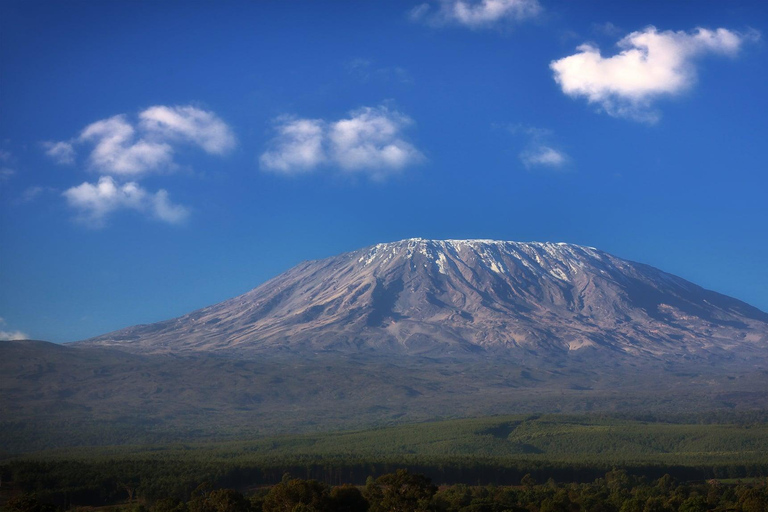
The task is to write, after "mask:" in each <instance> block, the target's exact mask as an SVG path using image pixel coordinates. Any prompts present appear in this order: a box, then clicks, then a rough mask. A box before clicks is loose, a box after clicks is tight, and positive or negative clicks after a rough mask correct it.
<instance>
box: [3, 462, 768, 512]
mask: <svg viewBox="0 0 768 512" xmlns="http://www.w3.org/2000/svg"><path fill="white" fill-rule="evenodd" d="M517 484H518V485H515V486H495V485H486V486H470V485H466V484H455V485H452V486H442V487H438V486H436V485H434V484H433V482H432V480H431V479H430V478H428V477H426V476H424V475H421V474H417V473H412V472H409V471H408V470H405V469H401V470H398V471H396V472H394V473H387V474H385V475H382V476H379V477H378V478H375V479H374V478H373V477H369V478H368V479H367V480H366V483H365V485H364V486H359V487H358V486H354V485H350V484H343V485H337V486H330V485H328V484H327V483H324V482H320V481H317V480H308V479H299V478H291V477H290V476H289V475H288V474H284V475H283V477H282V478H281V481H280V482H279V483H277V484H275V485H273V486H269V487H250V488H248V489H244V490H238V489H234V488H222V487H216V486H214V485H212V484H210V483H207V482H206V483H203V484H200V485H197V486H196V487H195V488H194V489H193V490H192V491H191V492H189V493H188V494H187V495H186V496H184V497H182V498H180V497H178V496H163V497H157V498H156V499H152V500H151V499H147V498H146V497H144V496H141V495H140V494H139V493H138V492H137V491H138V489H137V488H136V487H131V485H132V484H131V483H130V482H127V483H123V484H122V485H123V487H124V491H125V493H126V500H125V503H123V504H120V505H114V506H111V507H108V509H107V510H108V512H422V511H423V512H507V511H509V512H582V511H584V512H707V511H713V512H726V511H728V512H765V511H766V510H768V480H765V479H763V480H761V481H755V482H751V483H737V484H729V483H723V482H720V481H717V480H710V481H707V482H700V483H679V482H677V481H676V480H675V479H674V478H673V477H672V476H670V475H668V474H665V475H663V476H661V477H660V478H658V479H655V480H649V479H648V478H646V477H644V476H634V475H631V474H629V473H628V472H627V471H625V470H612V471H609V472H608V473H606V474H605V475H604V476H602V477H600V478H597V479H595V480H594V481H592V482H589V483H556V482H555V480H553V479H549V480H548V481H547V482H545V483H537V482H536V479H535V477H534V476H532V475H531V474H525V475H523V476H522V477H521V478H520V481H519V482H518V483H517ZM73 506H74V504H73V503H69V504H56V503H54V502H53V501H50V500H45V499H44V498H42V497H40V496H39V495H35V494H31V493H25V494H18V495H16V496H14V497H13V498H11V499H10V500H8V501H7V502H6V503H5V505H4V506H3V509H4V510H5V511H7V512H56V511H57V510H64V509H69V508H72V507H73ZM102 510H104V509H102Z"/></svg>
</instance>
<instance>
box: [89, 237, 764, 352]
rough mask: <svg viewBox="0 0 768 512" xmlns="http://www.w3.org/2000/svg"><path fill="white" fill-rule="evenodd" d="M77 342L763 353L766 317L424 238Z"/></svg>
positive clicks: (683, 290)
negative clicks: (175, 315)
mask: <svg viewBox="0 0 768 512" xmlns="http://www.w3.org/2000/svg"><path fill="white" fill-rule="evenodd" d="M78 344H79V345H86V346H112V347H115V348H119V349H121V350H129V351H132V352H143V353H162V352H173V353H190V352H196V351H205V352H209V351H215V352H237V353H271V352H275V353H299V354H302V353H306V354H311V353H315V352H329V351H336V352H341V353H355V354H371V355H388V354H398V355H406V354H407V355H416V354H418V355H426V356H450V357H462V356H471V355H478V354H480V355H482V354H486V355H488V354H492V355H494V356H495V357H506V356H509V357H514V358H520V357H546V358H558V357H569V356H570V355H575V354H579V355H583V354H602V355H610V354H613V355H624V356H630V357H634V358H641V359H642V358H662V359H666V358H670V357H675V358H685V359H690V358H693V359H699V358H710V357H713V356H727V357H729V358H732V357H742V356H746V357H748V356H751V355H755V354H763V355H762V357H765V356H764V354H765V351H766V348H768V314H766V313H764V312H762V311H760V310H758V309H756V308H754V307H752V306H749V305H748V304H745V303H743V302H741V301H739V300H736V299H733V298H730V297H727V296H724V295H721V294H719V293H716V292H712V291H708V290H705V289H703V288H701V287H699V286H697V285H695V284H693V283H690V282H688V281H686V280H684V279H681V278H679V277H676V276H673V275H671V274H667V273H665V272H663V271H661V270H658V269H656V268H653V267H650V266H648V265H643V264H640V263H634V262H630V261H626V260H623V259H621V258H617V257H615V256H612V255H610V254H608V253H605V252H602V251H600V250H597V249H594V248H591V247H582V246H578V245H572V244H565V243H538V242H530V243H521V242H502V241H493V240H424V239H420V238H416V239H408V240H402V241H399V242H393V243H384V244H378V245H374V246H371V247H367V248H364V249H360V250H357V251H353V252H348V253H345V254H341V255H338V256H334V257H330V258H326V259H323V260H317V261H309V262H304V263H301V264H299V265H297V266H296V267H294V268H292V269H290V270H288V271H287V272H285V273H283V274H281V275H279V276H277V277H275V278H274V279H272V280H270V281H268V282H266V283H264V284H263V285H261V286H259V287H257V288H255V289H253V290H251V291H250V292H248V293H245V294H243V295H241V296H239V297H235V298H233V299H230V300H227V301H225V302H222V303H220V304H216V305H213V306H209V307H206V308H203V309H200V310H198V311H194V312H192V313H189V314H187V315H184V316H182V317H179V318H176V319H173V320H168V321H164V322H159V323H155V324H150V325H139V326H135V327H129V328H127V329H122V330H119V331H115V332H112V333H109V334H105V335H102V336H98V337H96V338H91V339H89V340H85V341H82V342H79V343H78Z"/></svg>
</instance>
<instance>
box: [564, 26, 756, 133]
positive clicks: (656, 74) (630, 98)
mask: <svg viewBox="0 0 768 512" xmlns="http://www.w3.org/2000/svg"><path fill="white" fill-rule="evenodd" d="M756 37H758V36H757V33H749V34H740V33H738V32H733V31H730V30H727V29H724V28H718V29H716V30H708V29H704V28H697V29H695V30H694V31H693V32H690V33H689V32H684V31H678V32H674V31H671V30H668V31H664V32H659V31H658V30H656V28H655V27H652V26H651V27H648V28H646V29H645V30H642V31H638V32H633V33H631V34H629V35H628V36H626V37H624V38H623V39H621V40H620V41H619V42H618V47H619V48H620V49H621V51H620V52H619V53H618V54H617V55H614V56H611V57H603V56H602V55H601V53H600V49H599V48H597V47H596V46H594V45H592V44H583V45H581V46H579V47H578V48H577V50H578V53H576V54H574V55H571V56H568V57H565V58H562V59H559V60H555V61H552V62H551V63H550V68H551V69H552V71H554V77H555V81H557V83H558V84H559V85H560V87H561V88H562V90H563V92H564V93H565V94H567V95H569V96H572V97H584V98H586V99H587V101H588V102H589V103H594V104H596V105H599V106H600V107H601V108H602V110H604V111H605V112H606V113H608V114H609V115H612V116H615V117H626V118H631V119H635V120H640V121H646V122H655V121H656V120H658V118H659V113H658V112H657V111H655V110H654V109H653V106H652V104H653V101H654V100H656V99H657V98H659V97H661V96H669V95H675V94H678V93H680V92H683V91H685V90H687V89H688V88H690V87H691V86H692V85H693V84H694V83H695V81H696V68H695V65H694V63H695V59H696V58H697V57H700V56H702V55H705V54H710V53H714V54H720V55H726V56H735V55H736V54H737V53H738V51H739V49H740V48H741V46H742V44H743V43H744V42H745V41H747V40H752V39H755V38H756Z"/></svg>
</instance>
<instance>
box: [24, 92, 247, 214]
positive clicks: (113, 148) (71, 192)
mask: <svg viewBox="0 0 768 512" xmlns="http://www.w3.org/2000/svg"><path fill="white" fill-rule="evenodd" d="M184 144H187V145H192V146H197V147H199V148H201V149H203V150H204V151H205V152H206V153H209V154H213V155H222V154H225V153H227V152H229V151H231V150H232V149H233V148H234V147H235V146H236V144H237V140H236V138H235V135H234V133H233V132H232V129H231V128H230V127H229V126H228V125H227V124H226V123H225V122H224V121H222V120H221V119H220V118H219V117H218V116H217V115H216V114H214V113H213V112H209V111H206V110H202V109H199V108H197V107H192V106H189V105H186V106H163V105H157V106H154V107H150V108H148V109H145V110H143V111H141V112H139V114H138V120H137V121H136V120H135V119H133V120H132V119H129V117H128V116H126V115H117V116H113V117H109V118H107V119H102V120H100V121H96V122H95V123H92V124H90V125H88V126H86V127H85V129H83V130H82V132H81V133H80V135H79V136H78V137H76V138H75V139H72V140H69V141H59V142H44V143H43V147H44V148H45V151H46V154H47V155H48V156H49V157H51V158H53V159H54V160H55V161H57V162H58V163H61V164H72V163H75V162H76V160H77V158H76V157H77V152H76V148H78V147H80V146H86V147H89V146H90V152H89V153H88V157H87V158H88V160H87V162H88V167H89V168H90V169H91V170H93V171H95V172H97V173H99V174H101V175H103V176H102V177H101V178H100V179H99V181H98V183H88V182H86V183H82V184H80V185H78V186H76V187H72V188H70V189H68V190H66V191H64V192H63V196H64V197H65V198H66V200H67V202H68V204H69V205H70V206H71V207H72V208H73V209H75V210H76V211H77V212H78V219H79V220H80V221H81V222H83V223H84V224H86V225H89V226H92V227H97V228H98V227H102V226H104V225H105V223H106V220H107V218H108V217H109V216H110V215H111V214H112V213H114V212H116V211H118V210H133V211H137V212H140V213H143V214H145V215H148V216H150V217H152V218H155V219H157V220H160V221H163V222H167V223H169V224H178V223H180V222H183V221H184V220H185V219H186V218H187V217H188V216H189V210H188V209H187V208H186V207H184V206H181V205H177V204H174V203H172V202H171V201H170V200H169V199H168V192H166V191H165V190H159V191H157V192H155V193H152V192H148V191H147V190H145V189H144V188H142V187H141V186H139V184H138V183H137V181H136V180H138V179H140V178H141V177H143V176H145V175H147V174H150V173H153V172H163V171H171V170H174V169H176V168H177V167H178V165H177V164H176V161H175V158H176V153H177V151H178V150H179V148H180V146H181V145H184ZM46 190H50V189H46V188H43V187H32V188H29V189H27V191H26V192H25V193H24V196H23V197H22V198H21V200H20V202H27V201H31V200H33V199H35V198H36V197H37V196H39V195H40V194H41V193H42V192H45V191H46Z"/></svg>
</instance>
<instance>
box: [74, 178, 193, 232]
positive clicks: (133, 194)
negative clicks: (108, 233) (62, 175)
mask: <svg viewBox="0 0 768 512" xmlns="http://www.w3.org/2000/svg"><path fill="white" fill-rule="evenodd" d="M63 195H64V197H65V198H66V200H67V202H68V203H69V205H70V206H71V207H72V208H74V209H76V210H77V211H78V212H79V216H78V219H79V220H80V221H81V222H83V223H84V224H86V225H87V226H89V227H93V228H101V227H103V226H104V225H105V223H106V220H107V218H108V217H109V216H110V215H111V214H112V213H114V212H116V211H118V210H126V209H127V210H134V211H137V212H140V213H143V214H146V215H149V216H150V217H153V218H155V219H157V220H160V221H163V222H167V223H169V224H178V223H181V222H183V221H184V220H185V219H186V218H187V217H188V216H189V210H188V209H187V208H185V207H184V206H181V205H177V204H173V203H171V202H170V200H169V199H168V192H166V191H165V190H162V189H161V190H159V191H157V192H156V193H154V194H152V193H150V192H147V191H146V190H145V189H143V188H142V187H140V186H139V184H138V183H136V182H128V183H124V184H119V183H117V182H116V181H115V180H114V179H113V178H111V177H109V176H103V177H101V178H100V179H99V181H98V183H97V184H92V183H82V184H81V185H78V186H76V187H72V188H70V189H68V190H66V191H64V192H63Z"/></svg>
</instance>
